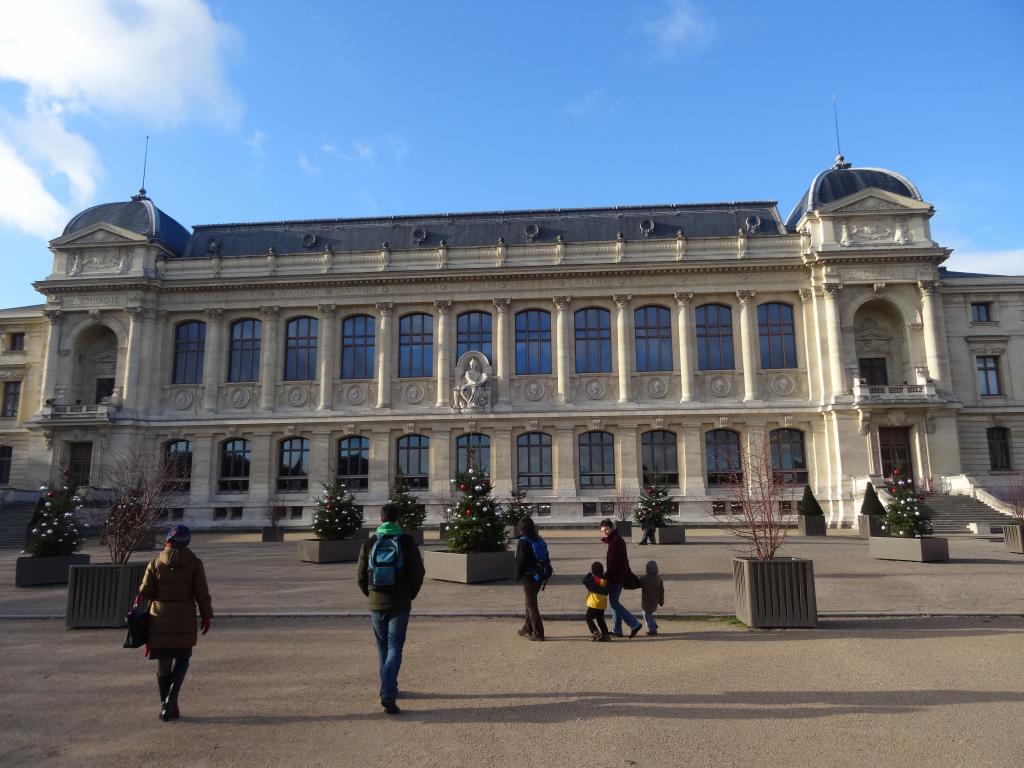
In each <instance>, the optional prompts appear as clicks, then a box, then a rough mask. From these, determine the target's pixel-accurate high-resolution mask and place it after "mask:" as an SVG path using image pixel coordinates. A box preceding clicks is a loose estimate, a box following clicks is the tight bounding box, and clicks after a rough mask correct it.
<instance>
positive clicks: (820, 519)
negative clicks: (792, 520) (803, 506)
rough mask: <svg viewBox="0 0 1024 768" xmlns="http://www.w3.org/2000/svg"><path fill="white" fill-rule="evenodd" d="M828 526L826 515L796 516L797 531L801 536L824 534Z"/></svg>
mask: <svg viewBox="0 0 1024 768" xmlns="http://www.w3.org/2000/svg"><path fill="white" fill-rule="evenodd" d="M827 528H828V525H827V524H826V522H825V516H824V515H797V516H796V532H797V534H798V535H800V536H824V535H826V534H825V531H826V529H827Z"/></svg>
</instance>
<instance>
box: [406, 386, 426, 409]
mask: <svg viewBox="0 0 1024 768" xmlns="http://www.w3.org/2000/svg"><path fill="white" fill-rule="evenodd" d="M425 394H426V392H425V391H424V389H423V385H421V384H415V383H413V384H410V385H409V386H407V387H406V388H405V402H407V403H411V404H413V405H415V404H416V403H419V402H422V401H423V396H424V395H425Z"/></svg>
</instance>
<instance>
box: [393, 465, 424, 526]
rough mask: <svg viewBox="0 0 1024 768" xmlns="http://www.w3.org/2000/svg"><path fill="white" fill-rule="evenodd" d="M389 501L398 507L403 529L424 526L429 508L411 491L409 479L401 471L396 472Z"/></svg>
mask: <svg viewBox="0 0 1024 768" xmlns="http://www.w3.org/2000/svg"><path fill="white" fill-rule="evenodd" d="M388 503H389V504H394V505H395V506H396V507H398V509H399V513H398V524H399V525H400V526H401V527H402V530H403V531H416V530H419V529H420V528H422V527H423V521H424V520H426V519H427V509H426V507H424V506H423V505H422V504H420V503H419V499H417V498H416V497H415V496H413V495H412V493H411V492H410V491H409V481H408V480H406V478H405V475H403V474H402V473H401V472H396V473H395V487H394V488H392V489H391V494H390V495H389V496H388Z"/></svg>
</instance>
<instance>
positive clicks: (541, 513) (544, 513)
mask: <svg viewBox="0 0 1024 768" xmlns="http://www.w3.org/2000/svg"><path fill="white" fill-rule="evenodd" d="M533 515H534V517H551V505H550V504H534V505H533Z"/></svg>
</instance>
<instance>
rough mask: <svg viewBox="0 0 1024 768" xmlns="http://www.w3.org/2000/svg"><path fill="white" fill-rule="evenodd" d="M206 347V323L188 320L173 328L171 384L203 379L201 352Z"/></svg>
mask: <svg viewBox="0 0 1024 768" xmlns="http://www.w3.org/2000/svg"><path fill="white" fill-rule="evenodd" d="M205 348H206V323H204V322H202V321H200V320H188V321H187V322H184V323H178V325H177V326H176V327H175V329H174V373H173V377H172V379H171V382H172V383H173V384H200V383H202V381H203V352H204V350H205Z"/></svg>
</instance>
